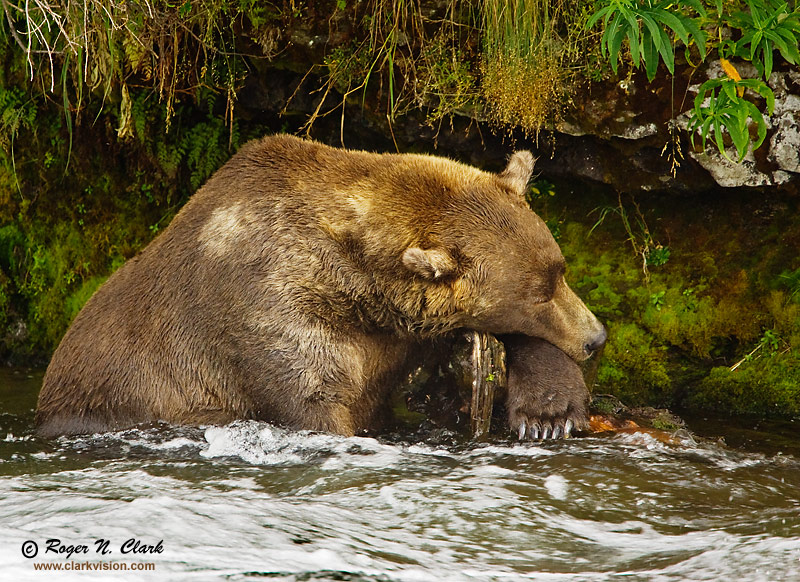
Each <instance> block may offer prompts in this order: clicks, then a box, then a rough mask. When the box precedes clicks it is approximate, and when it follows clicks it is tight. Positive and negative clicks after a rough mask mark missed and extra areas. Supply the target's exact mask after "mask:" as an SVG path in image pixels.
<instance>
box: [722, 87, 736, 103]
mask: <svg viewBox="0 0 800 582" xmlns="http://www.w3.org/2000/svg"><path fill="white" fill-rule="evenodd" d="M722 90H723V91H724V92H725V95H727V96H728V99H730V100H731V101H736V100H737V98H738V96H737V95H736V87H735V86H734V83H723V84H722Z"/></svg>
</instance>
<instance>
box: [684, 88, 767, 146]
mask: <svg viewBox="0 0 800 582" xmlns="http://www.w3.org/2000/svg"><path fill="white" fill-rule="evenodd" d="M744 89H750V90H752V91H755V92H756V93H758V94H759V95H761V96H762V97H763V98H764V99H766V101H767V111H768V113H770V114H772V112H773V110H774V108H775V95H774V94H773V93H772V90H771V89H770V88H769V87H767V85H766V84H765V83H764V82H763V81H761V80H759V79H742V80H736V79H731V78H718V79H709V80H708V81H706V82H705V83H703V84H702V85H700V89H699V91H698V93H697V96H696V97H695V99H694V108H693V109H692V112H691V114H690V117H689V125H688V128H687V129H688V131H689V134H690V138H691V141H692V145H694V136H695V131H699V132H700V137H701V139H702V145H703V149H704V150H705V147H706V139H707V137H708V136H709V134H710V133H711V132H712V131H713V133H714V142H715V143H716V145H717V148H718V149H719V151H720V153H721V154H722V155H724V156H725V157H726V158H728V159H730V158H729V157H728V154H727V153H726V151H725V142H724V139H723V137H724V132H725V131H727V133H728V135H730V137H731V141H732V142H733V145H734V147H735V148H736V152H737V153H738V155H739V160H738V161H739V162H741V161H742V160H743V159H744V156H745V154H747V149H748V146H749V144H750V142H751V140H752V138H751V136H750V121H751V120H752V122H754V123H755V124H756V131H757V134H758V137H757V139H756V140H755V142H754V143H753V149H757V148H758V147H759V146H760V145H761V144H762V143H763V142H764V138H765V137H766V135H767V125H766V122H765V121H764V116H763V115H762V113H761V111H760V110H759V109H758V107H757V106H756V105H755V104H754V103H752V102H751V101H748V100H747V99H745V98H744V97H743V94H744V91H743V90H744Z"/></svg>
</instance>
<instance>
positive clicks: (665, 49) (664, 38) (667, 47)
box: [659, 28, 675, 73]
mask: <svg viewBox="0 0 800 582" xmlns="http://www.w3.org/2000/svg"><path fill="white" fill-rule="evenodd" d="M659 33H660V34H661V48H660V49H659V52H660V53H661V58H662V59H664V64H665V65H667V70H668V71H669V72H670V73H674V72H675V54H674V53H673V52H672V42H671V41H670V38H669V35H668V34H667V31H666V30H664V29H663V28H660V29H659Z"/></svg>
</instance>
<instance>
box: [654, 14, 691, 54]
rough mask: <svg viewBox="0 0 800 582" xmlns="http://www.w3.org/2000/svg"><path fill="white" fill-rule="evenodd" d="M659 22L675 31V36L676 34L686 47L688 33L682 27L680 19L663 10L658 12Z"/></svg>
mask: <svg viewBox="0 0 800 582" xmlns="http://www.w3.org/2000/svg"><path fill="white" fill-rule="evenodd" d="M659 20H660V21H661V22H663V23H664V24H666V25H667V26H669V27H670V28H671V29H672V30H673V31H675V34H677V35H678V38H680V39H681V40H682V41H683V44H685V45H687V46H688V44H689V33H688V32H687V30H686V27H684V26H683V23H682V22H681V19H679V18H678V17H677V16H675V15H674V14H672V13H671V12H668V11H666V10H663V11H660V12H659ZM687 20H688V19H687Z"/></svg>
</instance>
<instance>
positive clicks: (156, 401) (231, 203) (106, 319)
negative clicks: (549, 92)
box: [36, 135, 606, 436]
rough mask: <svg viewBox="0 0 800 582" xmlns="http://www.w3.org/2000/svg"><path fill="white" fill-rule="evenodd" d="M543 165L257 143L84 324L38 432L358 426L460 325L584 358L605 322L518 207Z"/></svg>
mask: <svg viewBox="0 0 800 582" xmlns="http://www.w3.org/2000/svg"><path fill="white" fill-rule="evenodd" d="M532 170H533V157H532V156H531V154H530V153H529V152H517V153H516V154H514V155H513V156H512V157H511V159H510V161H509V164H508V167H507V168H506V169H505V170H504V171H503V172H501V173H500V174H491V173H486V172H483V171H480V170H478V169H475V168H472V167H469V166H466V165H463V164H460V163H456V162H453V161H450V160H447V159H443V158H439V157H433V156H426V155H410V154H374V153H367V152H360V151H347V150H342V149H336V148H332V147H328V146H325V145H322V144H320V143H315V142H312V141H305V140H301V139H299V138H295V137H291V136H285V135H284V136H272V137H267V138H264V139H262V140H259V141H255V142H251V143H249V144H247V145H245V146H244V147H243V148H242V149H241V150H240V151H239V152H238V153H237V154H236V155H235V156H233V158H231V160H230V161H229V162H228V163H226V164H225V165H224V166H223V167H222V168H221V169H220V170H219V171H217V172H216V173H215V174H214V175H213V176H212V177H211V178H210V179H209V181H208V182H207V183H206V184H205V185H204V186H203V187H202V188H201V189H200V190H199V191H198V192H197V193H196V194H195V195H194V196H192V198H191V199H190V200H189V202H188V203H187V204H186V205H185V206H184V208H183V209H182V210H181V211H180V212H179V213H178V214H177V216H176V217H175V218H174V220H173V221H172V223H171V224H170V225H169V227H168V228H166V229H165V230H164V231H163V232H162V233H161V234H160V235H159V236H158V237H156V238H155V239H154V240H153V242H151V243H150V244H149V245H148V246H147V247H146V248H145V249H144V250H143V251H142V252H141V253H140V254H139V255H137V256H136V257H134V258H133V259H131V260H130V261H128V262H127V263H126V264H125V265H124V266H123V267H122V268H120V269H119V270H118V271H117V272H116V273H114V274H113V275H112V276H111V277H110V278H109V279H108V281H107V282H106V283H105V284H104V285H103V286H102V287H101V288H100V289H99V290H98V291H97V292H96V293H95V294H94V296H93V297H92V298H91V299H90V300H89V301H88V302H87V304H86V305H85V307H84V308H83V309H82V310H81V312H80V313H79V314H78V316H77V317H76V318H75V321H74V322H73V323H72V326H71V327H70V329H69V330H68V331H67V333H66V335H65V336H64V338H63V340H62V341H61V344H60V345H59V346H58V348H57V349H56V351H55V353H54V354H53V358H52V360H51V362H50V365H49V367H48V369H47V372H46V374H45V378H44V384H43V387H42V391H41V393H40V396H39V403H38V407H37V413H36V422H37V426H38V430H39V432H40V434H42V435H45V436H55V435H62V434H80V433H89V432H98V431H106V430H114V429H120V428H124V427H128V426H132V425H134V424H137V423H142V422H152V421H159V420H160V421H166V422H169V423H175V424H223V423H228V422H230V421H233V420H235V419H260V420H267V421H272V422H276V423H280V424H283V425H286V426H289V427H294V428H299V429H311V430H320V431H330V432H334V433H339V434H343V435H352V434H354V433H355V432H356V431H359V430H361V429H366V428H370V427H372V426H373V425H374V424H375V422H376V421H377V419H378V417H379V414H380V412H381V410H382V403H384V402H385V401H386V400H387V398H386V394H387V390H388V389H389V388H390V387H391V386H392V385H393V384H395V383H396V382H397V380H398V378H400V377H402V376H403V375H404V374H406V373H407V370H408V366H409V365H410V363H413V361H414V357H415V353H417V352H418V350H420V349H425V342H426V341H428V340H430V339H435V338H436V337H438V336H441V335H443V334H446V333H448V332H451V331H453V330H458V329H473V330H478V331H487V332H490V333H515V334H524V335H526V336H530V337H536V338H542V339H544V340H547V341H548V342H550V343H551V344H553V345H554V346H556V347H558V348H559V349H560V350H562V351H563V352H565V353H566V354H568V355H569V356H570V357H571V358H573V359H575V360H582V359H585V358H586V357H588V355H589V354H591V353H592V351H593V350H595V349H596V348H598V347H599V346H600V345H601V344H602V343H603V342H604V341H605V337H606V335H605V330H604V328H603V326H602V325H601V324H600V322H599V321H598V320H597V319H596V318H595V317H594V315H592V313H591V312H590V311H589V310H588V309H587V308H586V306H585V305H584V304H583V303H582V302H581V300H580V299H579V298H578V297H577V296H576V295H575V293H574V292H572V290H570V288H569V287H568V286H567V284H566V282H565V281H564V276H563V275H564V270H565V263H564V258H563V257H562V255H561V252H560V250H559V248H558V245H557V244H556V242H555V240H554V239H553V237H552V236H551V234H550V232H549V230H548V229H547V226H546V225H545V224H544V222H543V221H542V220H541V219H540V218H539V217H538V216H537V215H536V214H535V213H533V212H532V211H531V210H530V209H529V208H528V207H527V205H526V203H525V200H524V197H523V194H524V189H525V187H526V185H527V183H528V181H529V179H530V176H531V172H532ZM571 407H572V408H574V404H573V403H566V406H565V408H564V410H562V411H560V412H556V414H555V416H554V418H555V419H556V420H557V421H559V422H566V419H567V417H568V415H569V410H571ZM515 428H516V427H515Z"/></svg>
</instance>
